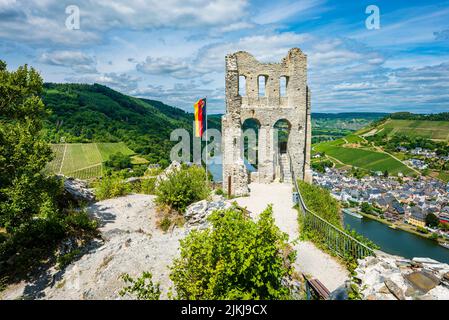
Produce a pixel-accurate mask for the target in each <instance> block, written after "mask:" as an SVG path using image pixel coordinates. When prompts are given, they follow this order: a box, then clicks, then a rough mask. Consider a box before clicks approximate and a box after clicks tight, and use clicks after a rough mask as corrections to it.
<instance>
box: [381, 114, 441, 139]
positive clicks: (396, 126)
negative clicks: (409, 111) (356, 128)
mask: <svg viewBox="0 0 449 320" xmlns="http://www.w3.org/2000/svg"><path fill="white" fill-rule="evenodd" d="M382 128H384V130H383V131H384V132H386V133H387V135H388V136H393V135H396V134H404V135H408V136H412V137H423V138H427V139H435V140H446V141H449V121H425V120H396V119H390V120H388V121H386V122H385V123H384V124H382V125H380V126H379V128H378V129H379V130H380V129H382Z"/></svg>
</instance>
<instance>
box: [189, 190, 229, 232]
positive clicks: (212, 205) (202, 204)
mask: <svg viewBox="0 0 449 320" xmlns="http://www.w3.org/2000/svg"><path fill="white" fill-rule="evenodd" d="M231 207H232V204H231V203H229V202H227V201H226V200H225V198H224V197H223V196H214V197H213V198H212V200H211V201H208V200H201V201H198V202H195V203H193V204H191V205H190V206H188V207H187V208H186V212H185V213H184V218H185V220H186V223H185V227H186V229H199V230H204V229H206V228H208V227H209V226H210V224H209V222H208V221H207V217H209V216H210V214H211V213H212V212H214V211H216V210H226V209H229V208H231Z"/></svg>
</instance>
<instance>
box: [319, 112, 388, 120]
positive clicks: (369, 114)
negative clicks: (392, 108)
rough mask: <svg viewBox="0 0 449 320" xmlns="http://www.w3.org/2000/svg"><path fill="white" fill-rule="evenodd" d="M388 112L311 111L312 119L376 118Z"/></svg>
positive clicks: (384, 115) (386, 114) (382, 116)
mask: <svg viewBox="0 0 449 320" xmlns="http://www.w3.org/2000/svg"><path fill="white" fill-rule="evenodd" d="M388 115H389V114H388V113H383V112H340V113H325V112H312V119H315V120H318V119H367V120H377V119H381V118H384V117H386V116H388Z"/></svg>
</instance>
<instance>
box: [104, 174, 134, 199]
mask: <svg viewBox="0 0 449 320" xmlns="http://www.w3.org/2000/svg"><path fill="white" fill-rule="evenodd" d="M130 192H131V186H130V185H129V184H127V183H125V181H124V180H123V178H122V177H120V176H118V175H114V174H113V175H111V176H105V177H103V178H102V179H101V180H100V181H99V182H97V183H96V184H95V195H96V197H97V198H98V199H99V200H104V199H110V198H116V197H120V196H124V195H127V194H129V193H130Z"/></svg>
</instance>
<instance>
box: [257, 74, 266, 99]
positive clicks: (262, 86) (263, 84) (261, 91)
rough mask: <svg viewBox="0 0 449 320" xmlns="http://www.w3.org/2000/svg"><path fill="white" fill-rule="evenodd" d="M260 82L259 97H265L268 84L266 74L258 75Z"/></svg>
mask: <svg viewBox="0 0 449 320" xmlns="http://www.w3.org/2000/svg"><path fill="white" fill-rule="evenodd" d="M258 84H259V97H265V93H266V86H267V77H266V76H259V77H258Z"/></svg>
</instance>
